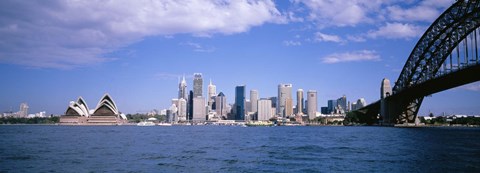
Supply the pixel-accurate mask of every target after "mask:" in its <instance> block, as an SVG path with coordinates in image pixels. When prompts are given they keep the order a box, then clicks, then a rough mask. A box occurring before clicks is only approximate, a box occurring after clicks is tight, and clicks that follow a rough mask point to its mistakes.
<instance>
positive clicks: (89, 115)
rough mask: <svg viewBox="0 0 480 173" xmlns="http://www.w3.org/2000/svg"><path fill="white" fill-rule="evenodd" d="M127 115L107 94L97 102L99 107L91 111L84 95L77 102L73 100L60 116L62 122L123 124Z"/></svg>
mask: <svg viewBox="0 0 480 173" xmlns="http://www.w3.org/2000/svg"><path fill="white" fill-rule="evenodd" d="M126 120H127V117H126V116H125V115H124V114H122V113H120V111H118V108H117V105H116V104H115V102H114V100H113V99H112V97H110V95H109V94H108V93H107V94H105V95H104V96H103V97H102V98H101V99H100V101H99V102H98V104H97V107H96V108H95V109H94V110H93V111H90V110H89V109H88V106H87V103H86V102H85V100H83V98H82V97H79V98H78V100H77V102H73V101H71V102H70V104H69V106H68V108H67V110H66V111H65V114H64V116H62V117H60V124H104V125H117V124H123V123H125V122H126Z"/></svg>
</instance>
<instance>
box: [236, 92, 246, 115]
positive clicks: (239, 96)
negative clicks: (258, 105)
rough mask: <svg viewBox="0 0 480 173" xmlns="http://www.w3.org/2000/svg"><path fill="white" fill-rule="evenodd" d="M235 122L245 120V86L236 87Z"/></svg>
mask: <svg viewBox="0 0 480 173" xmlns="http://www.w3.org/2000/svg"><path fill="white" fill-rule="evenodd" d="M235 120H245V85H242V86H236V87H235Z"/></svg>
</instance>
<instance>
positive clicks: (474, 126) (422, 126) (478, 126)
mask: <svg viewBox="0 0 480 173" xmlns="http://www.w3.org/2000/svg"><path fill="white" fill-rule="evenodd" d="M136 125H137V124H136V123H128V124H119V125H105V124H97V125H94V124H59V123H55V124H0V126H136ZM156 126H158V125H156ZM173 126H225V125H184V124H173ZM299 126H300V127H301V126H309V127H395V128H452V129H453V128H480V125H419V126H406V125H405V126H402V125H397V126H380V125H371V126H369V125H346V126H345V125H299ZM159 127H160V126H159ZM252 127H259V126H252ZM272 127H274V126H272ZM278 127H283V126H278ZM285 127H295V126H285Z"/></svg>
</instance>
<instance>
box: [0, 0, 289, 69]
mask: <svg viewBox="0 0 480 173" xmlns="http://www.w3.org/2000/svg"><path fill="white" fill-rule="evenodd" d="M0 6H2V8H0V14H2V15H0V36H1V38H2V39H1V40H0V63H13V64H21V65H26V66H31V67H47V68H72V67H77V66H85V65H91V64H98V63H101V62H105V61H109V60H112V59H113V58H108V57H105V54H107V53H109V52H112V51H115V50H117V49H118V48H120V47H124V46H127V45H130V44H132V43H134V42H137V41H140V40H142V39H143V38H144V37H147V36H156V35H162V36H166V37H171V36H173V35H175V34H179V33H186V34H192V35H196V36H205V35H207V36H208V35H212V34H235V33H241V32H246V31H248V30H249V29H250V28H252V27H255V26H260V25H263V24H265V23H269V22H270V23H285V22H286V19H285V17H284V16H282V14H280V12H279V11H278V10H277V9H276V7H275V4H274V3H273V2H272V1H271V0H238V1H218V0H184V1H177V0H160V1H150V0H138V1H128V0H124V1H61V0H56V1H55V0H54V1H41V2H36V1H0ZM5 26H6V27H5Z"/></svg>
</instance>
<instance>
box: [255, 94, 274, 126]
mask: <svg viewBox="0 0 480 173" xmlns="http://www.w3.org/2000/svg"><path fill="white" fill-rule="evenodd" d="M257 102H258V113H257V115H258V121H267V120H269V119H270V118H272V117H273V112H272V101H271V100H269V99H260V100H258V101H257Z"/></svg>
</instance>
